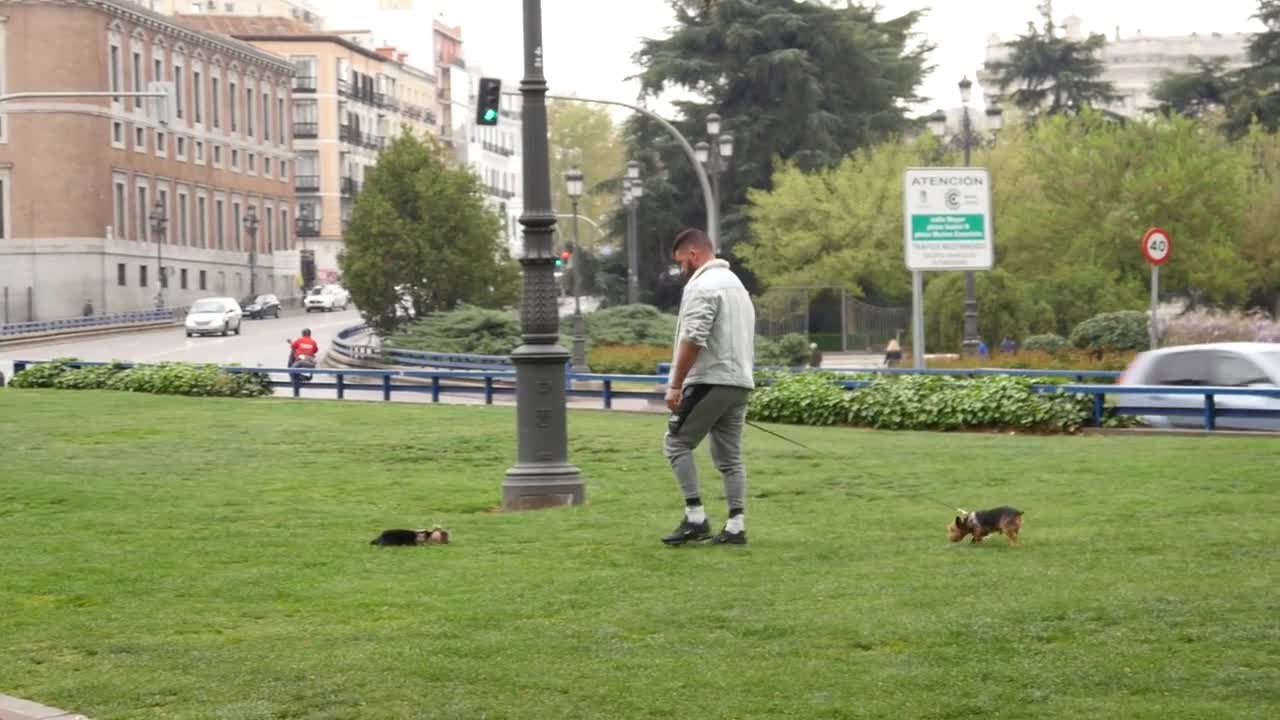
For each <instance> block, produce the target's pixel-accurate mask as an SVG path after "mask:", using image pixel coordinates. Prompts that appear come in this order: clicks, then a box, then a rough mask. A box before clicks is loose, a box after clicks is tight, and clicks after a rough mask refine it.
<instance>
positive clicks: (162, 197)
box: [156, 182, 173, 287]
mask: <svg viewBox="0 0 1280 720" xmlns="http://www.w3.org/2000/svg"><path fill="white" fill-rule="evenodd" d="M156 204H157V205H159V206H160V207H161V208H162V209H161V210H160V214H161V215H163V216H164V217H165V218H166V220H167V222H166V223H165V225H164V229H162V230H161V231H160V236H159V237H157V238H156V244H157V245H158V244H160V243H164V244H165V245H172V244H173V242H172V240H173V235H172V234H170V233H172V232H173V230H171V229H170V228H172V227H173V213H171V212H169V191H168V190H166V189H165V188H162V187H160V183H158V182H157V183H156ZM166 235H167V237H166ZM160 287H168V285H165V284H164V272H163V271H162V272H161V273H160Z"/></svg>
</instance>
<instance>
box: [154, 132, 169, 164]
mask: <svg viewBox="0 0 1280 720" xmlns="http://www.w3.org/2000/svg"><path fill="white" fill-rule="evenodd" d="M168 153H169V136H168V135H166V134H165V133H163V132H161V131H160V130H157V131H156V155H159V156H160V157H164V156H165V155H167V154H168Z"/></svg>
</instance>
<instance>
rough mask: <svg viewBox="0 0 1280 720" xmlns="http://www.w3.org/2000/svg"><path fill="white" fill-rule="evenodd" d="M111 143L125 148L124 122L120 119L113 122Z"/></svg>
mask: <svg viewBox="0 0 1280 720" xmlns="http://www.w3.org/2000/svg"><path fill="white" fill-rule="evenodd" d="M111 144H112V145H113V146H115V147H117V148H119V149H121V150H123V149H124V123H122V122H120V121H119V120H116V121H114V122H112V123H111Z"/></svg>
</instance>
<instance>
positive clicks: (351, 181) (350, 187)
mask: <svg viewBox="0 0 1280 720" xmlns="http://www.w3.org/2000/svg"><path fill="white" fill-rule="evenodd" d="M360 187H361V185H360V181H358V180H356V179H355V178H349V177H344V178H342V194H343V195H345V196H347V197H355V196H356V195H358V194H360Z"/></svg>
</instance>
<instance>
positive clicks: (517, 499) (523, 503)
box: [502, 335, 586, 511]
mask: <svg viewBox="0 0 1280 720" xmlns="http://www.w3.org/2000/svg"><path fill="white" fill-rule="evenodd" d="M539 339H541V338H539ZM546 340H548V341H549V342H548V343H547V344H545V345H543V344H539V345H522V346H521V347H518V348H516V350H515V352H513V353H512V354H511V360H512V363H513V364H514V365H515V369H516V427H517V429H518V431H519V432H518V438H519V442H518V457H517V459H516V464H515V465H514V466H513V467H511V468H510V469H509V470H507V474H506V477H505V478H504V479H503V481H502V509H503V510H506V511H513V510H514V511H519V510H537V509H541V508H551V507H563V506H567V505H581V504H582V503H583V502H584V501H585V499H586V488H585V485H584V483H583V481H582V473H581V471H579V470H578V468H577V467H575V466H574V465H571V464H569V462H568V440H567V437H566V435H567V430H568V428H567V422H566V421H567V417H566V413H565V410H566V408H565V371H564V366H565V362H566V361H567V360H568V359H569V353H567V352H565V349H564V348H563V347H561V346H559V345H557V344H555V336H554V335H552V336H549V337H547V338H546Z"/></svg>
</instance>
